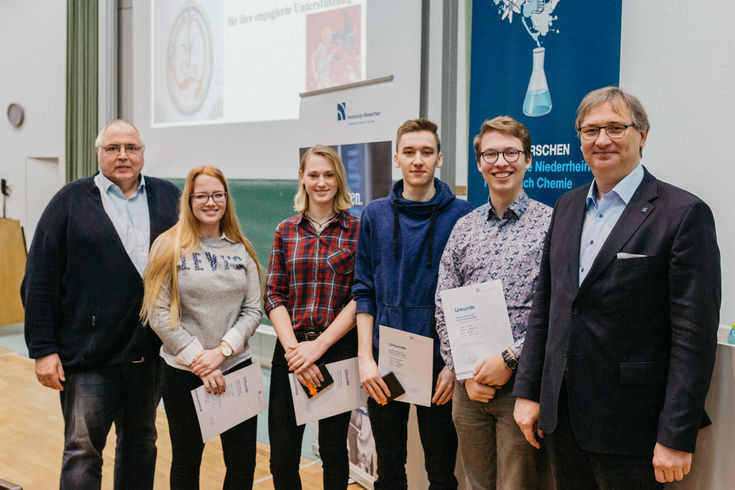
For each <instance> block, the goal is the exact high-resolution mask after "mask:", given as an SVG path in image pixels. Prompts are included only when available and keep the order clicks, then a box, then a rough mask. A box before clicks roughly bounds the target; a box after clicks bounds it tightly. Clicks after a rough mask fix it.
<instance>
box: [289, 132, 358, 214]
mask: <svg viewBox="0 0 735 490" xmlns="http://www.w3.org/2000/svg"><path fill="white" fill-rule="evenodd" d="M312 155H319V156H321V157H324V158H326V159H327V161H328V162H329V163H331V164H332V168H333V169H334V175H335V177H337V194H335V196H334V200H333V201H332V210H333V211H334V212H335V213H341V212H342V211H347V210H348V209H350V208H351V207H352V199H351V198H350V189H349V187H348V186H347V172H346V171H345V166H344V164H343V163H342V159H341V158H340V157H339V155H338V154H337V152H336V151H335V149H334V148H332V147H331V146H326V145H314V146H312V147H311V148H309V149H308V150H306V153H304V155H303V156H302V157H301V162H300V163H299V190H298V192H297V193H296V195H295V196H294V198H293V203H294V205H293V208H294V209H295V210H296V212H297V213H303V212H304V211H307V210H308V209H309V194H307V192H306V186H305V185H304V183H303V182H302V180H301V179H302V176H303V175H304V168H305V167H306V161H307V160H308V159H309V157H311V156H312Z"/></svg>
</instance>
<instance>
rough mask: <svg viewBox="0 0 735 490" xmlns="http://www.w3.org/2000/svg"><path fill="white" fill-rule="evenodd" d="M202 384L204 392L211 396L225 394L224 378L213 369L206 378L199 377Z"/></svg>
mask: <svg viewBox="0 0 735 490" xmlns="http://www.w3.org/2000/svg"><path fill="white" fill-rule="evenodd" d="M199 378H200V379H201V380H202V384H204V391H206V392H207V393H211V394H213V395H221V394H222V393H224V392H225V389H226V386H225V377H224V375H223V374H222V371H220V370H219V369H215V370H214V371H212V372H211V373H209V374H207V375H206V376H199Z"/></svg>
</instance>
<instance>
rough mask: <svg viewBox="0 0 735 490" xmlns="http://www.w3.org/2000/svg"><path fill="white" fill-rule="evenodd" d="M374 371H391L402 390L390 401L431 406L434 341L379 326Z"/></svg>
mask: <svg viewBox="0 0 735 490" xmlns="http://www.w3.org/2000/svg"><path fill="white" fill-rule="evenodd" d="M378 348H379V355H378V371H380V375H381V376H385V375H386V374H388V373H390V372H391V371H392V372H393V374H395V375H396V378H398V381H399V382H400V383H401V386H403V389H404V390H406V393H404V394H403V395H401V396H399V397H398V398H395V399H394V400H397V401H401V402H406V403H415V404H416V405H423V406H425V407H428V406H431V376H432V373H433V363H434V339H432V338H429V337H424V336H423V335H418V334H415V333H409V332H404V331H403V330H398V329H395V328H390V327H386V326H385V325H380V343H379V345H378Z"/></svg>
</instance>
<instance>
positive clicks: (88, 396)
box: [59, 357, 161, 490]
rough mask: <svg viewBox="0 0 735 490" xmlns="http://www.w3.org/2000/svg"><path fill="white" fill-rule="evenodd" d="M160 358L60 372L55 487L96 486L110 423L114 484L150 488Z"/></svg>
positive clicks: (100, 473) (100, 475)
mask: <svg viewBox="0 0 735 490" xmlns="http://www.w3.org/2000/svg"><path fill="white" fill-rule="evenodd" d="M160 376H161V361H160V359H159V358H158V357H156V358H153V359H150V360H146V361H144V362H141V363H127V364H122V365H118V366H113V367H107V368H100V369H90V370H87V371H81V372H68V373H66V381H65V382H64V383H63V385H64V391H61V392H59V393H60V398H61V410H62V413H63V415H64V456H63V460H62V463H61V482H60V488H61V489H62V490H63V489H74V490H82V489H98V488H100V484H101V481H102V450H103V449H104V448H105V443H106V442H107V435H108V433H109V432H110V428H111V426H112V424H113V422H114V423H115V432H116V434H117V447H116V450H115V477H114V479H115V489H116V490H118V489H126V488H130V489H148V488H153V476H154V472H155V467H156V408H157V407H158V401H159V400H160Z"/></svg>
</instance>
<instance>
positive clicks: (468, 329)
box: [439, 280, 513, 380]
mask: <svg viewBox="0 0 735 490" xmlns="http://www.w3.org/2000/svg"><path fill="white" fill-rule="evenodd" d="M439 294H440V295H441V298H442V306H443V308H444V320H445V321H446V323H447V333H448V334H449V346H450V347H451V349H452V359H453V360H454V372H455V373H456V376H457V379H460V380H461V379H467V378H471V377H472V371H473V370H474V369H475V367H476V366H477V365H478V364H479V363H480V361H481V360H483V359H484V358H486V357H487V356H489V355H492V354H497V353H500V352H503V351H504V350H505V349H507V348H508V346H510V345H513V332H512V331H511V329H510V321H509V320H508V308H507V307H506V305H505V294H504V293H503V283H502V282H501V281H498V280H495V281H488V282H483V283H480V284H471V285H469V286H463V287H461V288H454V289H445V290H444V291H441V292H440V293H439Z"/></svg>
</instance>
